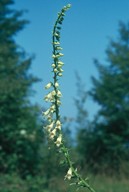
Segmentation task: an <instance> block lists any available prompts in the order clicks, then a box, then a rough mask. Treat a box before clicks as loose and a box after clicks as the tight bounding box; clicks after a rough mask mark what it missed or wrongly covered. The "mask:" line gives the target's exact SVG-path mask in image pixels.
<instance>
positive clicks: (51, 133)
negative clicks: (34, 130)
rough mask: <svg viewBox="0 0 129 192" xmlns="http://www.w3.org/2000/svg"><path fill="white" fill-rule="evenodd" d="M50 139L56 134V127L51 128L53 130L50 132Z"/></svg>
mask: <svg viewBox="0 0 129 192" xmlns="http://www.w3.org/2000/svg"><path fill="white" fill-rule="evenodd" d="M49 136H50V139H53V138H54V137H55V136H56V129H53V131H51V132H50V135H49Z"/></svg>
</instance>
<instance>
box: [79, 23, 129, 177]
mask: <svg viewBox="0 0 129 192" xmlns="http://www.w3.org/2000/svg"><path fill="white" fill-rule="evenodd" d="M128 42H129V23H127V24H124V23H122V22H120V24H119V37H118V39H117V40H116V41H114V40H111V41H110V44H109V46H108V48H107V50H106V54H107V62H106V64H105V65H104V64H101V63H100V62H99V61H97V60H95V65H96V67H97V70H98V73H99V77H98V79H96V78H95V77H92V81H93V88H92V90H91V91H90V96H92V98H93V100H94V101H95V102H97V103H98V104H99V106H100V108H99V111H98V113H97V115H96V116H95V118H94V120H93V121H92V122H91V124H90V129H89V127H88V126H87V127H85V128H84V129H81V130H80V132H79V133H78V149H79V150H78V151H79V153H81V155H82V156H83V160H84V161H85V164H86V165H88V166H89V167H90V169H91V170H92V171H93V170H94V172H105V171H106V173H107V174H113V173H117V174H119V173H120V171H121V165H122V163H123V162H125V163H126V162H129V118H128V114H129V43H128ZM80 112H81V111H80V110H79V111H78V113H79V114H81V113H80ZM126 174H127V172H126ZM128 176H129V173H128Z"/></svg>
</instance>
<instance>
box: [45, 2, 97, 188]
mask: <svg viewBox="0 0 129 192" xmlns="http://www.w3.org/2000/svg"><path fill="white" fill-rule="evenodd" d="M70 7H71V4H68V5H66V6H64V7H63V9H62V10H61V12H60V13H58V18H57V20H56V22H55V25H54V28H53V32H52V34H53V36H52V46H53V51H52V59H53V63H52V65H51V67H52V73H53V81H52V82H50V83H48V84H47V85H46V86H45V89H49V88H52V89H53V90H52V91H51V92H49V93H48V94H47V95H46V96H45V97H44V100H45V101H46V102H50V103H51V105H50V107H49V108H48V109H47V110H46V111H45V112H43V115H44V117H45V119H46V121H47V125H46V126H45V127H44V128H45V130H46V132H47V133H48V137H49V139H50V140H52V141H53V144H55V145H56V146H57V147H58V150H59V151H60V152H61V153H62V154H63V155H64V157H65V162H66V163H67V165H68V167H69V169H68V171H67V174H66V176H65V179H68V180H71V179H72V178H73V177H74V178H76V183H75V184H76V185H78V187H86V188H88V189H89V190H90V191H91V192H95V191H94V190H93V189H92V188H91V187H90V186H89V184H88V182H87V180H85V179H83V178H82V177H81V176H80V175H79V174H78V172H77V170H76V169H75V168H74V167H73V163H72V162H71V160H70V155H69V150H68V149H67V148H66V147H65V145H64V142H63V138H62V130H61V128H62V123H61V120H60V105H61V97H62V93H61V91H60V87H59V83H58V80H59V77H61V76H62V74H63V69H62V67H63V65H64V63H63V62H62V61H61V58H62V56H63V55H64V54H63V53H61V52H60V50H62V47H61V46H60V30H61V27H60V25H61V24H62V22H63V20H64V16H65V12H66V11H67V10H68V9H69V8H70Z"/></svg>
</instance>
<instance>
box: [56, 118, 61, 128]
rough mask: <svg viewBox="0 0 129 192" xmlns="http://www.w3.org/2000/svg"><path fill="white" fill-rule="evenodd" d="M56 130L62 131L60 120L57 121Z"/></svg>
mask: <svg viewBox="0 0 129 192" xmlns="http://www.w3.org/2000/svg"><path fill="white" fill-rule="evenodd" d="M56 128H57V129H59V130H61V122H60V120H57V122H56Z"/></svg>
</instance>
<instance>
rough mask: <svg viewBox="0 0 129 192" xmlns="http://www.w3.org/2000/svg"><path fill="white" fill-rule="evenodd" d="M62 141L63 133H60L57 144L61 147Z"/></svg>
mask: <svg viewBox="0 0 129 192" xmlns="http://www.w3.org/2000/svg"><path fill="white" fill-rule="evenodd" d="M61 143H62V135H61V134H60V135H59V137H58V138H57V140H56V142H55V144H56V146H57V147H59V146H60V145H61Z"/></svg>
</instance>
